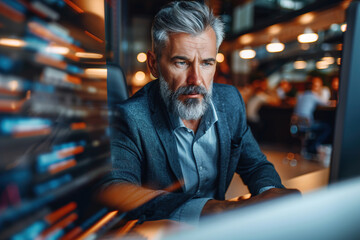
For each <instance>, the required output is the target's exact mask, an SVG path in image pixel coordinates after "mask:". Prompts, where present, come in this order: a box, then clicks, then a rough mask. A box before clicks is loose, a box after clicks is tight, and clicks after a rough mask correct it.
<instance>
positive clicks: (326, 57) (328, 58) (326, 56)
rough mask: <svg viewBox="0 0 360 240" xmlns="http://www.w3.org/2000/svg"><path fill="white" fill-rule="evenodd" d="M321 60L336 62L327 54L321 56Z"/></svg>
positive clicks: (329, 62) (330, 62) (328, 62)
mask: <svg viewBox="0 0 360 240" xmlns="http://www.w3.org/2000/svg"><path fill="white" fill-rule="evenodd" d="M321 61H324V62H326V63H327V64H333V63H334V62H335V59H334V57H332V56H330V55H325V56H324V57H323V58H321Z"/></svg>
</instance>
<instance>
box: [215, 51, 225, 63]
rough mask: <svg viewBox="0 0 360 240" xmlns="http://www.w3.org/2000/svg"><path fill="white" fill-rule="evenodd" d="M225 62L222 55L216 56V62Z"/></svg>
mask: <svg viewBox="0 0 360 240" xmlns="http://www.w3.org/2000/svg"><path fill="white" fill-rule="evenodd" d="M224 60H225V56H224V54H222V53H218V54H216V61H217V62H219V63H222V62H223V61H224Z"/></svg>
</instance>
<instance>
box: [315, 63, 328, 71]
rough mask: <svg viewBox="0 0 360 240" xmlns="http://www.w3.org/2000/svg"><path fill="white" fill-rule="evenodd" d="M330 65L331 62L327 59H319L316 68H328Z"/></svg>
mask: <svg viewBox="0 0 360 240" xmlns="http://www.w3.org/2000/svg"><path fill="white" fill-rule="evenodd" d="M328 67H329V64H328V63H327V62H325V61H318V62H316V68H317V69H326V68H328Z"/></svg>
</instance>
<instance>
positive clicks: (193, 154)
mask: <svg viewBox="0 0 360 240" xmlns="http://www.w3.org/2000/svg"><path fill="white" fill-rule="evenodd" d="M170 121H171V124H172V128H173V131H174V134H175V138H176V146H177V150H178V156H179V162H180V166H181V170H182V174H183V177H184V184H185V190H186V192H190V193H194V196H195V197H194V198H192V199H191V200H189V201H187V202H186V203H184V204H183V205H182V206H180V207H179V208H178V209H176V210H175V211H174V212H173V213H172V214H171V216H170V218H169V219H171V220H175V221H180V222H187V223H191V224H197V223H198V222H199V219H200V214H201V211H202V209H203V207H204V205H205V204H206V202H207V201H208V200H210V199H214V196H215V191H216V189H217V186H216V180H217V175H218V170H217V169H218V168H217V166H218V163H217V161H218V157H219V146H218V136H217V129H216V127H217V126H216V124H215V123H216V122H217V121H218V117H217V114H216V110H215V107H214V105H213V103H212V102H211V103H210V107H209V110H208V111H206V113H205V114H204V116H203V117H202V119H201V121H200V124H199V128H198V130H197V132H196V134H195V133H194V132H193V130H191V129H189V128H187V127H186V126H185V125H184V123H183V122H182V120H181V119H180V118H179V117H175V116H173V115H171V114H170ZM270 188H274V186H267V187H263V188H262V189H260V192H259V193H261V192H264V191H266V190H268V189H270Z"/></svg>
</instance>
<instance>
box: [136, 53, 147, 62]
mask: <svg viewBox="0 0 360 240" xmlns="http://www.w3.org/2000/svg"><path fill="white" fill-rule="evenodd" d="M136 58H137V60H138V61H139V62H145V61H146V59H147V56H146V54H145V53H143V52H141V53H139V54H138V55H137V57H136Z"/></svg>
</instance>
